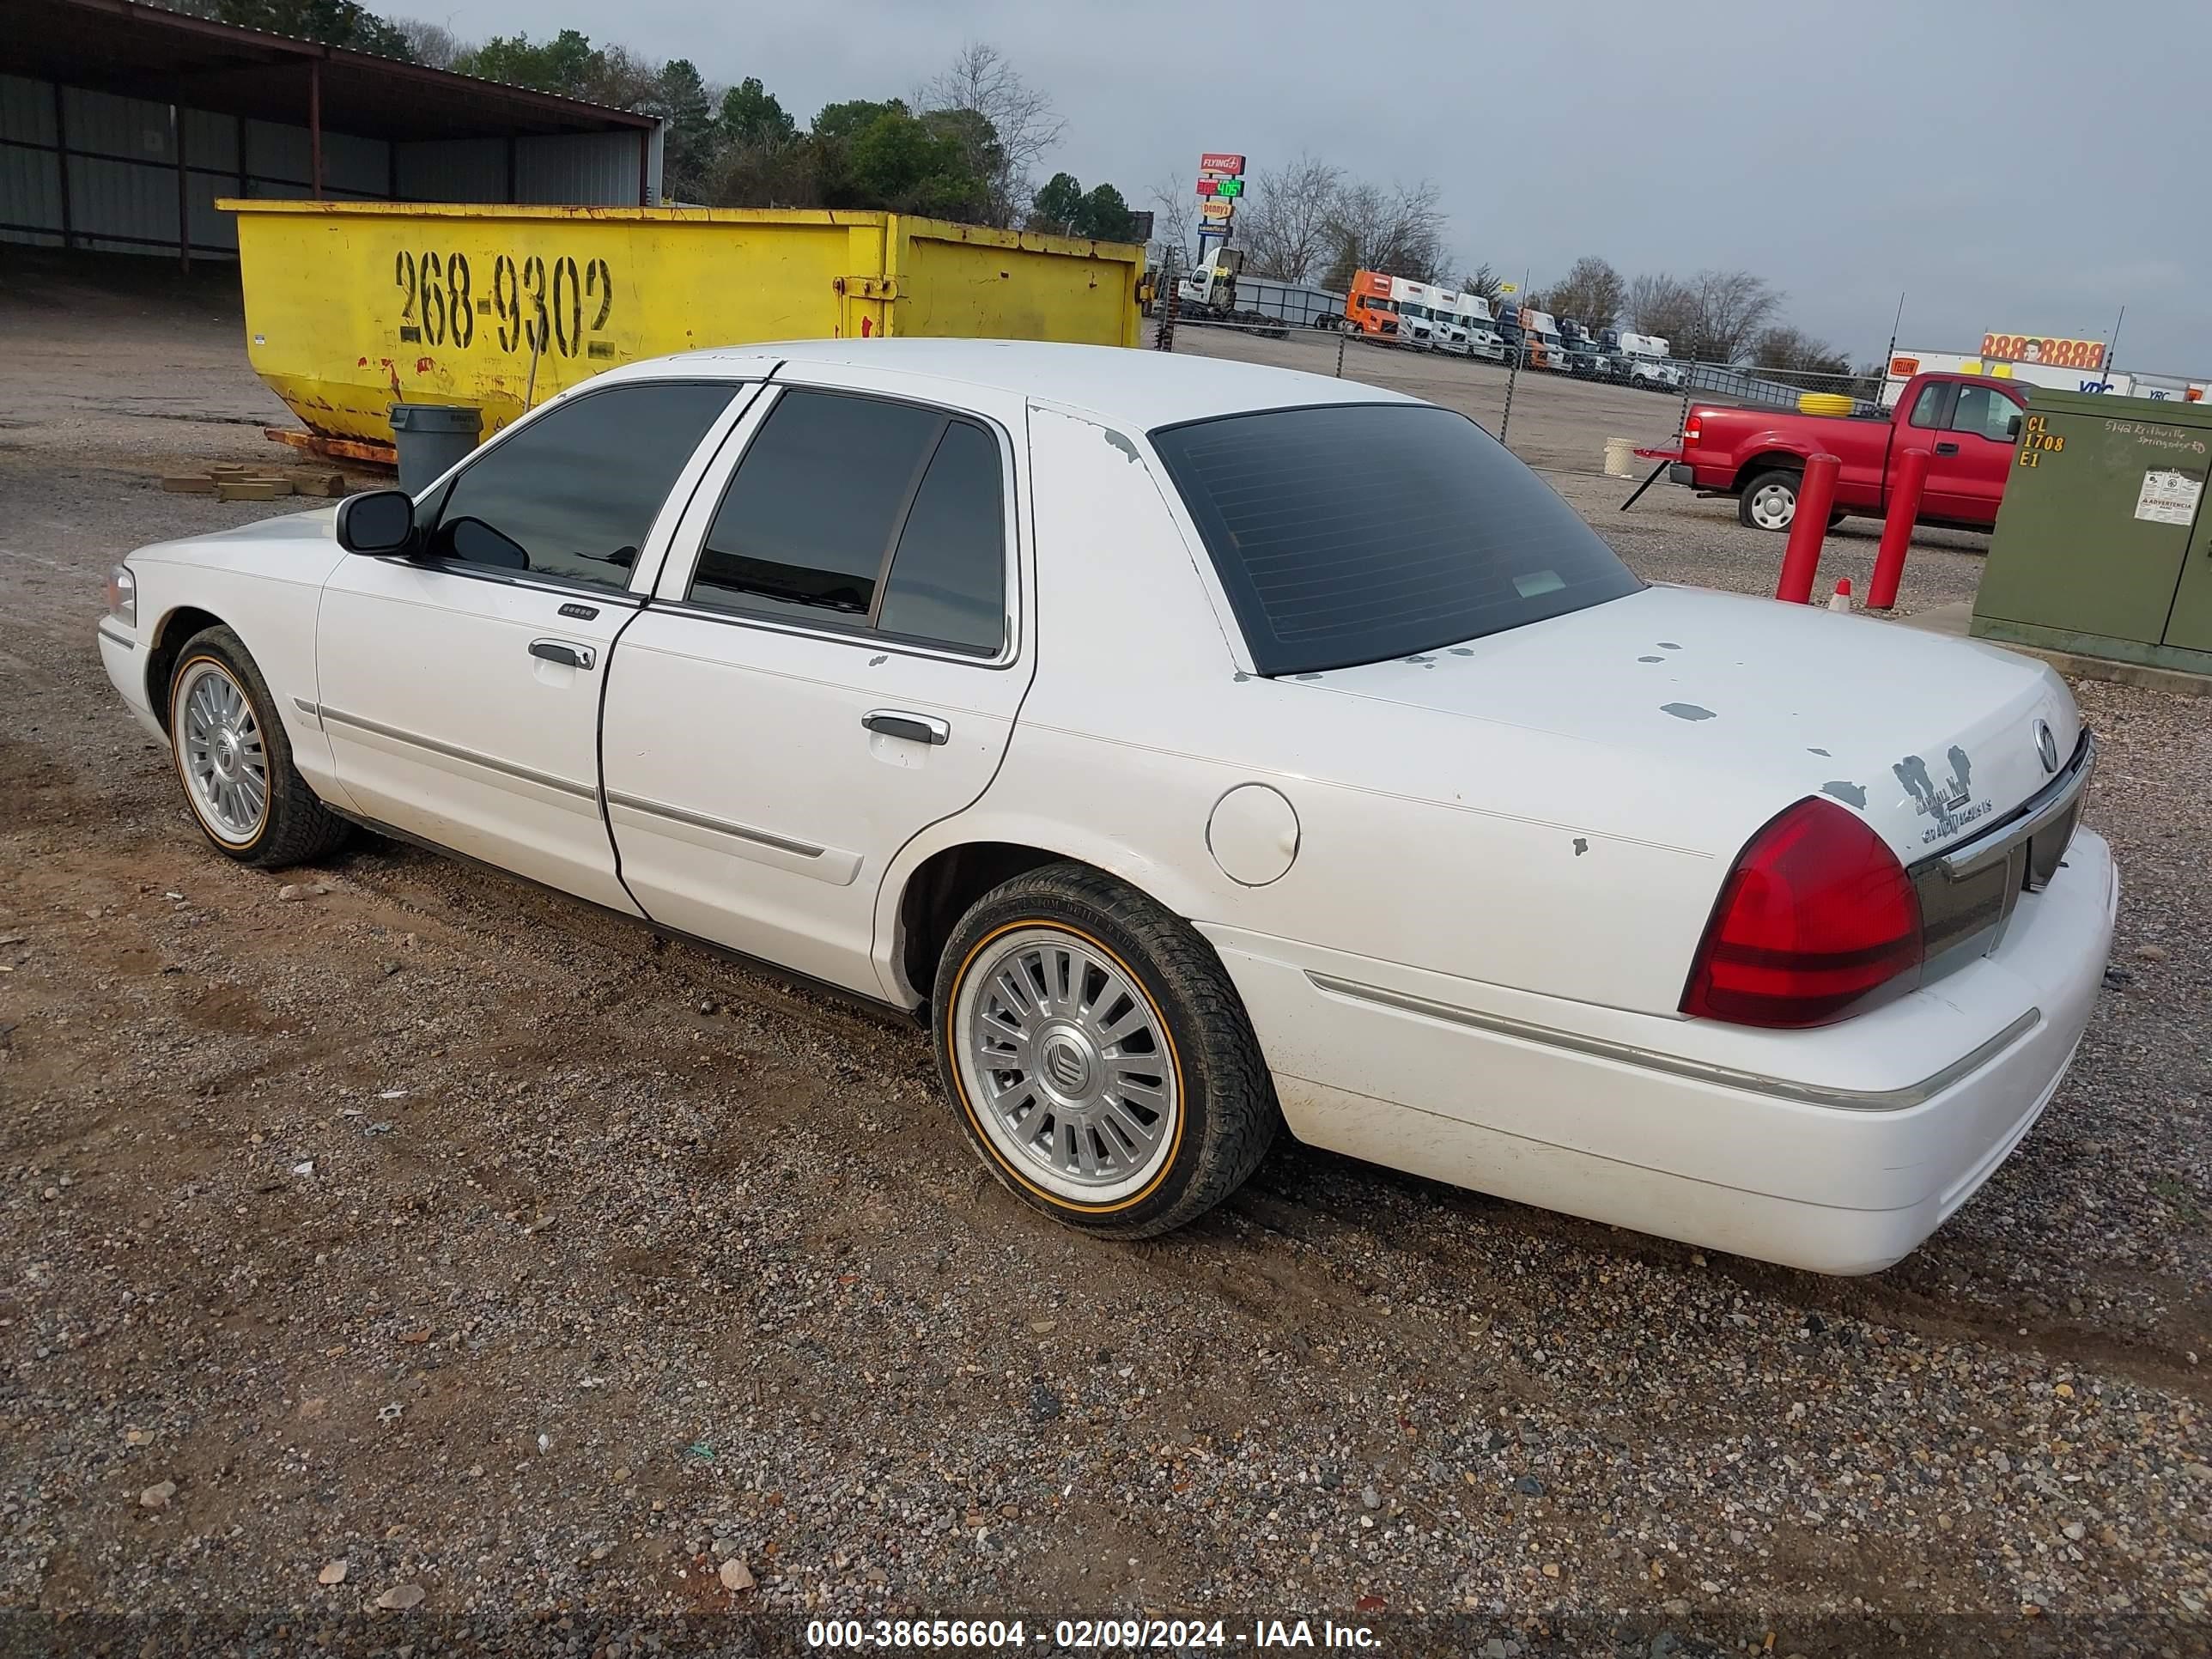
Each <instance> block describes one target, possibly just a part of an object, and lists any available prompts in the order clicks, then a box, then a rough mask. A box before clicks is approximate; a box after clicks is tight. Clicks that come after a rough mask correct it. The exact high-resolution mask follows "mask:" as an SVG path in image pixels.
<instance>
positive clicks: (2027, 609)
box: [1972, 388, 2212, 674]
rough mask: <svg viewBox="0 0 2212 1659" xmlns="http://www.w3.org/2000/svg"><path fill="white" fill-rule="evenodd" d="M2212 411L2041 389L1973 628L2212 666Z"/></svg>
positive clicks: (2154, 661)
mask: <svg viewBox="0 0 2212 1659" xmlns="http://www.w3.org/2000/svg"><path fill="white" fill-rule="evenodd" d="M2208 474H2212V407H2208V406H2207V405H2205V404H2190V403H2166V402H2161V401H2156V400H2153V399H2150V398H2113V397H2107V396H2105V395H2103V394H2101V393H2098V392H2055V391H2045V390H2043V389H2041V388H2038V389H2037V391H2036V392H2035V393H2034V396H2033V399H2032V400H2031V401H2030V403H2029V404H2028V414H2027V421H2026V422H2025V423H2024V428H2023V430H2022V431H2021V442H2020V449H2019V452H2018V453H2016V454H2015V457H2014V459H2013V469H2012V477H2011V480H2010V481H2009V482H2008V483H2007V484H2006V486H2005V494H2004V505H2003V506H2002V507H2000V508H1999V509H1998V512H1997V523H1996V532H1995V534H1994V536H1993V537H1992V538H1991V540H1990V556H1989V564H1988V567H1987V568H1985V569H1984V571H1983V572H1982V581H1981V586H1980V589H1979V591H1978V592H1976V594H1975V596H1974V620H1973V627H1972V631H1973V633H1974V635H1975V636H1976V637H1978V638H1980V639H1988V640H1997V641H2011V642H2013V643H2015V644H2020V645H2034V646H2041V647H2045V648H2046V649H2050V650H2057V651H2071V652H2075V653H2078V654H2080V655H2083V656H2091V657H2109V658H2112V659H2115V660H2118V661H2121V662H2134V663H2145V664H2148V665H2152V666H2154V667H2159V668H2177V669H2180V670H2183V671H2186V672H2190V673H2197V674H2203V673H2212V512H2208V511H2207V510H2206V505H2205V493H2206V492H2205V489H2204V485H2205V481H2206V478H2207V476H2208Z"/></svg>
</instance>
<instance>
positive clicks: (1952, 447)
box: [1936, 443, 1959, 455]
mask: <svg viewBox="0 0 2212 1659" xmlns="http://www.w3.org/2000/svg"><path fill="white" fill-rule="evenodd" d="M1936 453H1937V454H1938V455H1955V454H1957V453H1959V446H1958V445H1956V444H1949V443H1944V444H1937V445H1936Z"/></svg>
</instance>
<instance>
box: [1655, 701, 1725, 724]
mask: <svg viewBox="0 0 2212 1659" xmlns="http://www.w3.org/2000/svg"><path fill="white" fill-rule="evenodd" d="M1659 712H1660V713H1661V714H1672V715H1673V716H1674V718H1675V719H1676V720H1711V719H1712V718H1713V711H1712V710H1711V709H1710V708H1699V707H1698V705H1697V704H1695V703H1693V702H1662V703H1661V704H1660V705H1659Z"/></svg>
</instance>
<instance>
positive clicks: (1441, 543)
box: [1152, 404, 1642, 674]
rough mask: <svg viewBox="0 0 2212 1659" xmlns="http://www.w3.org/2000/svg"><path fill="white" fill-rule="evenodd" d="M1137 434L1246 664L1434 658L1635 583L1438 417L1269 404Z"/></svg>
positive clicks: (1583, 530)
mask: <svg viewBox="0 0 2212 1659" xmlns="http://www.w3.org/2000/svg"><path fill="white" fill-rule="evenodd" d="M1152 444H1153V447H1155V448H1156V449H1157V450H1158V452H1159V454H1160V459H1162V460H1163V461H1164V462H1165V463H1166V464H1167V469H1168V472H1169V475H1170V477H1172V478H1173V479H1174V481H1175V485H1176V490H1177V491H1178V492H1179V493H1180V494H1181V495H1182V500H1183V503H1184V505H1185V506H1186V507H1188V508H1189V509H1190V514H1191V518H1192V519H1193V520H1194V521H1195V523H1196V524H1197V526H1198V529H1199V533H1200V535H1201V536H1202V537H1203V538H1205V541H1206V551H1207V553H1208V554H1209V555H1210V556H1212V560H1213V566H1214V568H1215V570H1216V571H1217V572H1218V573H1219V575H1220V578H1221V585H1222V586H1223V588H1224V589H1225V591H1226V592H1227V593H1228V595H1229V602H1230V605H1231V607H1232V608H1233V609H1234V611H1236V613H1237V625H1238V626H1239V627H1240V628H1241V629H1243V635H1244V642H1245V644H1246V645H1247V646H1248V647H1249V648H1250V650H1251V653H1252V661H1253V665H1254V666H1255V667H1256V668H1257V669H1258V670H1259V671H1260V672H1261V673H1262V674H1307V673H1318V672H1320V671H1323V670H1325V669H1331V668H1346V667H1350V666H1352V665H1355V664H1358V663H1369V662H1380V661H1383V660H1384V659H1388V658H1391V657H1403V656H1407V655H1409V654H1411V653H1415V652H1420V651H1433V650H1436V649H1437V648H1439V647H1443V646H1447V645H1451V644H1454V643H1456V642H1457V641H1462V640H1472V639H1477V638H1480V636H1482V635H1486V634H1496V633H1499V632H1502V631H1503V630H1504V629H1509V628H1518V627H1520V626H1522V624H1523V623H1533V622H1540V621H1541V620H1543V619H1544V618H1545V617H1557V616H1561V615H1563V614H1565V612H1567V611H1580V610H1583V609H1585V608H1586V607H1588V606H1589V605H1599V604H1602V603H1603V602H1604V601H1606V600H1607V599H1620V597H1621V596H1622V595H1624V594H1627V593H1632V592H1636V591H1637V590H1638V588H1639V587H1640V586H1642V584H1641V583H1639V582H1638V580H1636V578H1635V577H1634V576H1632V575H1631V574H1629V572H1628V569H1627V568H1626V566H1625V565H1623V564H1622V563H1621V562H1620V560H1619V559H1617V558H1615V557H1614V556H1613V550H1611V549H1610V548H1608V547H1607V545H1606V544H1605V543H1604V542H1602V541H1601V540H1600V539H1599V538H1598V536H1597V534H1596V532H1594V531H1593V530H1591V529H1590V527H1589V526H1588V525H1586V524H1584V523H1583V520H1582V517H1581V515H1580V514H1578V513H1576V511H1575V510H1574V509H1573V508H1572V507H1569V506H1568V505H1567V504H1566V502H1565V501H1562V500H1561V499H1560V498H1559V495H1558V494H1557V493H1555V492H1554V491H1553V489H1552V488H1551V486H1550V485H1548V484H1547V483H1544V482H1543V481H1542V480H1541V479H1540V478H1539V477H1537V476H1536V475H1535V474H1534V472H1531V471H1529V470H1528V468H1527V467H1526V466H1525V465H1522V463H1521V462H1520V461H1519V460H1518V459H1516V458H1515V457H1514V456H1513V455H1512V454H1511V453H1510V452H1509V451H1508V450H1507V449H1506V448H1505V447H1504V446H1503V445H1501V444H1500V443H1498V441H1497V440H1496V439H1494V438H1492V436H1491V435H1489V434H1488V433H1486V432H1485V431H1484V430H1483V429H1482V428H1480V427H1479V426H1477V425H1476V424H1475V423H1474V422H1473V421H1471V420H1469V419H1468V418H1467V416H1464V415H1460V414H1456V413H1455V412H1453V411H1452V410H1446V409H1437V408H1436V407H1434V406H1433V405H1431V404H1331V405H1325V406H1322V407H1320V408H1314V409H1285V410H1267V411H1266V412H1264V413H1261V414H1255V415H1231V416H1225V417H1223V418H1221V419H1218V420H1211V421H1199V422H1193V423H1191V424H1189V425H1187V426H1174V427H1164V428H1160V429H1159V430H1158V431H1156V432H1154V433H1153V434H1152Z"/></svg>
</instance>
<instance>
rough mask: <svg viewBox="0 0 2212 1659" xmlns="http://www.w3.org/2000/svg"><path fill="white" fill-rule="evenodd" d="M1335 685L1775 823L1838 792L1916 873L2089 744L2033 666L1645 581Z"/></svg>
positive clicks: (1858, 623)
mask: <svg viewBox="0 0 2212 1659" xmlns="http://www.w3.org/2000/svg"><path fill="white" fill-rule="evenodd" d="M1322 678H1323V683H1324V684H1328V686H1329V687H1330V688H1331V689H1333V690H1338V691H1340V692H1344V693H1346V694H1349V695H1354V696H1364V697H1373V698H1377V699H1381V700H1383V701H1386V702H1398V703H1403V704H1407V705H1411V706H1414V707H1420V708H1431V709H1436V710H1437V711H1440V712H1443V713H1450V714H1464V715H1467V716H1469V717H1472V718H1475V719H1480V720H1487V721H1493V722H1503V723H1505V724H1509V725H1512V726H1522V727H1527V728H1531V729H1534V730H1537V731H1541V732H1549V733H1554V734H1556V735H1558V736H1559V737H1561V738H1569V739H1573V740H1575V741H1577V742H1578V743H1588V744H1597V745H1600V746H1601V747H1603V748H1611V749H1614V750H1620V751H1622V752H1623V754H1624V757H1634V760H1635V761H1636V763H1638V764H1644V763H1654V762H1657V763H1665V764H1667V765H1668V766H1670V767H1673V768H1675V769H1678V770H1679V771H1680V773H1681V774H1682V775H1684V776H1689V775H1695V774H1700V773H1702V774H1705V775H1708V776H1710V775H1714V774H1723V775H1726V776H1727V778H1728V781H1729V785H1730V789H1731V793H1733V794H1734V795H1735V796H1736V797H1738V798H1739V799H1745V798H1747V799H1751V800H1753V801H1754V802H1763V803H1765V810H1766V811H1768V812H1770V813H1771V812H1775V811H1781V810H1782V809H1783V808H1784V807H1785V806H1787V805H1790V804H1791V803H1792V802H1794V801H1796V800H1798V799H1802V798H1803V797H1805V796H1807V795H1814V794H1820V795H1826V796H1827V797H1828V798H1830V799H1833V800H1836V801H1838V802H1840V803H1842V804H1843V805H1845V806H1848V807H1849V808H1850V810H1851V811H1854V812H1856V813H1857V814H1858V815H1859V816H1860V817H1863V818H1864V819H1865V821H1866V822H1867V823H1869V824H1870V825H1872V826H1873V828H1874V829H1875V832H1876V833H1877V834H1879V835H1880V836H1881V837H1882V838H1883V840H1884V841H1885V842H1887V844H1888V845H1889V847H1890V848H1891V849H1892V850H1893V852H1894V853H1895V854H1897V856H1898V859H1899V861H1900V862H1901V863H1903V864H1905V866H1908V867H1911V866H1914V865H1916V864H1919V863H1921V862H1923V860H1929V859H1930V858H1931V857H1935V856H1937V855H1942V854H1948V853H1949V852H1951V851H1952V850H1953V849H1954V848H1958V847H1960V846H1961V845H1963V844H1965V843H1966V842H1971V841H1972V840H1974V839H1975V838H1976V837H1978V836H1980V835H1982V834H1984V832H1985V831H1988V830H1990V829H1995V828H1996V827H1997V826H1999V825H2001V824H2003V823H2007V822H2008V821H2009V820H2010V819H2011V818H2012V817H2015V815H2016V814H2017V813H2018V812H2019V811H2020V810H2021V808H2022V807H2023V806H2024V805H2026V804H2027V802H2028V801H2029V800H2030V799H2031V798H2032V797H2034V796H2036V795H2037V794H2038V793H2039V792H2040V791H2043V790H2044V789H2045V787H2047V786H2049V785H2050V784H2051V781H2052V780H2053V779H2054V777H2055V776H2057V774H2058V773H2059V772H2060V771H2061V770H2063V769H2064V768H2065V767H2066V765H2067V763H2068V762H2069V759H2070V757H2072V756H2073V755H2074V753H2075V748H2076V745H2077V744H2078V743H2079V742H2080V738H2081V728H2080V721H2079V716H2078V715H2077V714H2076V712H2075V707H2074V702H2073V699H2072V698H2071V697H2070V696H2069V695H2068V693H2067V691H2066V688H2065V685H2064V683H2063V681H2061V680H2060V679H2059V678H2058V677H2057V675H2056V674H2055V673H2053V672H2052V671H2051V670H2050V669H2049V668H2047V667H2045V666H2044V665H2042V664H2040V663H2038V662H2035V661H2033V660H2031V659H2027V658H2025V657H2021V656H2017V655H2015V654H2014V653H2009V652H2004V651H1999V650H1996V649H1995V648H1994V647H1987V646H1982V645H1978V644H1973V643H1970V642H1966V641H1957V640H1952V639H1946V638H1943V637H1942V636H1940V635H1934V634H1929V633H1924V632H1922V631H1919V630H1917V629H1910V628H1905V627H1900V626H1898V625H1896V624H1894V623H1879V622H1875V621H1871V620H1868V619H1864V618H1844V617H1837V616H1833V615H1832V614H1830V613H1829V612H1827V611H1817V610H1814V609H1811V608H1809V607H1807V606H1803V605H1780V604H1776V603H1774V602H1771V601H1768V600H1759V599H1747V598H1744V597H1741V596H1739V595H1735V594H1725V593H1718V592H1711V591H1708V590H1705V589H1697V588H1680V587H1653V588H1648V589H1645V590H1644V591H1643V592H1638V593H1634V594H1632V595H1629V596H1628V597H1626V598H1624V599H1615V600H1613V601H1610V602H1608V603H1606V604H1602V605H1593V606H1590V607H1589V608H1588V609H1586V610H1582V611H1574V612H1571V613H1570V614H1568V615H1565V616H1561V617H1553V618H1550V619H1549V620H1547V621H1544V622H1540V623H1530V624H1528V625H1527V626H1525V627H1522V628H1516V629H1509V630H1507V631H1505V632H1504V633H1500V634H1495V635H1489V636H1487V637H1486V638H1482V639H1477V640H1472V641H1468V642H1467V643H1465V644H1464V645H1461V646H1455V647H1447V648H1445V649H1443V650H1439V651H1436V652H1431V653H1420V654H1419V655H1416V656H1413V657H1409V658H1405V659H1395V660H1392V661H1389V662H1381V663H1372V664H1368V665H1364V666H1360V667H1356V668H1349V669H1340V670H1336V671H1333V672H1330V673H1329V674H1328V675H1326V676H1325V677H1322ZM2046 733H2047V734H2048V739H2049V741H2048V743H2047V744H2046V743H2045V740H2044V739H2045V734H2046ZM1762 821H1763V820H1762ZM1751 827H1752V828H1756V825H1755V824H1754V825H1752V826H1751ZM1746 833H1748V831H1747V832H1746ZM1714 850H1715V851H1716V852H1720V851H1722V850H1723V849H1720V848H1715V849H1714ZM1727 850H1728V851H1729V852H1730V853H1731V854H1732V852H1733V849H1727Z"/></svg>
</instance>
